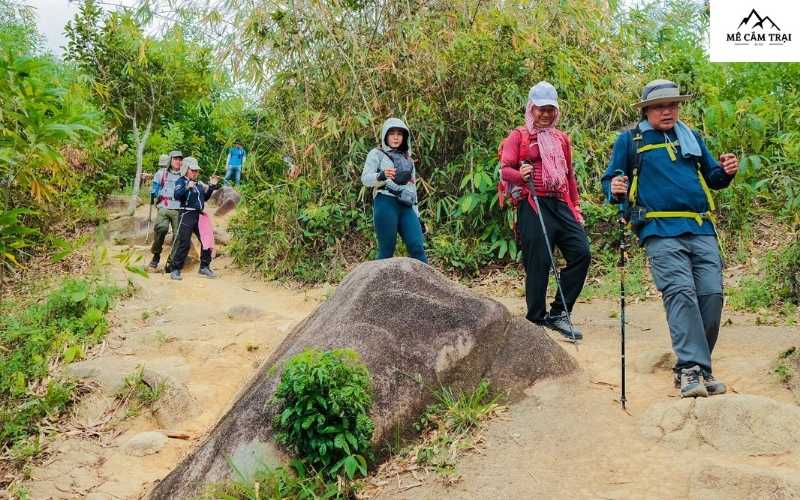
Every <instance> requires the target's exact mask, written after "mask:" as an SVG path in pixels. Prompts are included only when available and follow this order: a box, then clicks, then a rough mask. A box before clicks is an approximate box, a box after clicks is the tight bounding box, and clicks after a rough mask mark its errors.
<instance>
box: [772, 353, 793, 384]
mask: <svg viewBox="0 0 800 500" xmlns="http://www.w3.org/2000/svg"><path fill="white" fill-rule="evenodd" d="M797 359H800V350H799V349H798V348H797V347H791V348H789V349H787V350H785V351H783V352H782V353H780V354H779V355H778V359H777V361H776V362H775V363H774V365H773V367H772V373H773V374H774V375H775V376H776V377H778V380H780V381H781V383H782V384H788V383H789V381H791V380H792V378H793V377H794V376H795V370H794V366H793V365H795V364H796V362H797V361H796V360H797Z"/></svg>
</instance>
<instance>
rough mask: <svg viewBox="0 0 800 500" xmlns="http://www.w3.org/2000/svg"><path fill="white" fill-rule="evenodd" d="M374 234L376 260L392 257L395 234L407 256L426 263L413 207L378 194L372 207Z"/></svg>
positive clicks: (419, 227) (423, 244) (417, 218)
mask: <svg viewBox="0 0 800 500" xmlns="http://www.w3.org/2000/svg"><path fill="white" fill-rule="evenodd" d="M372 213H373V219H374V221H375V233H376V234H377V235H378V258H379V259H388V258H390V257H392V256H393V255H394V249H395V246H396V245H397V233H398V232H399V233H400V237H401V238H403V243H405V244H406V249H407V250H408V255H409V256H410V257H412V258H414V259H417V260H420V261H422V262H424V263H426V264H427V263H428V257H427V256H426V255H425V239H424V237H423V236H422V226H421V225H420V222H419V216H418V215H417V213H416V212H415V211H414V208H413V207H409V206H406V205H403V204H402V203H400V202H399V201H397V200H396V199H395V198H394V197H393V196H387V195H384V194H380V193H378V195H377V196H375V201H374V203H373V207H372Z"/></svg>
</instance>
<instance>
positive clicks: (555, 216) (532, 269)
mask: <svg viewBox="0 0 800 500" xmlns="http://www.w3.org/2000/svg"><path fill="white" fill-rule="evenodd" d="M539 206H540V207H541V209H542V217H543V218H544V225H545V228H546V229H547V237H548V238H549V239H550V246H551V248H550V250H551V251H553V250H554V247H558V249H559V250H560V251H561V255H563V256H564V258H565V259H566V261H567V265H566V267H564V268H563V269H561V270H560V271H559V279H560V280H561V287H562V290H563V292H564V300H566V301H567V303H566V307H565V304H563V303H562V302H561V295H560V294H559V293H558V290H556V296H555V299H554V300H553V302H552V303H551V304H550V314H552V315H554V316H555V315H558V314H560V313H562V312H564V310H565V309H566V310H567V311H569V312H572V308H573V306H574V305H575V301H576V300H578V296H579V295H580V293H581V290H583V283H584V281H585V280H586V273H587V272H588V271H589V263H590V262H591V260H592V258H591V253H590V251H589V239H588V238H587V237H586V231H584V230H583V226H581V225H580V223H578V221H576V220H575V216H574V215H573V214H572V210H570V208H569V206H567V204H566V203H564V202H563V201H560V200H558V199H556V198H550V197H540V198H539ZM517 228H518V230H519V234H520V237H521V240H522V264H523V266H524V267H525V300H526V302H527V303H528V314H527V315H526V316H525V317H526V318H528V320H529V321H533V322H541V321H543V320H544V318H545V315H546V313H547V311H546V309H545V300H546V298H547V282H548V279H549V277H550V269H551V263H550V255H549V254H548V252H547V245H546V244H545V240H544V234H543V233H542V224H541V223H540V222H539V216H538V215H536V212H534V211H533V208H532V207H531V204H530V203H528V202H527V200H523V201H522V203H520V204H519V208H518V209H517Z"/></svg>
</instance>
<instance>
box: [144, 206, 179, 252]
mask: <svg viewBox="0 0 800 500" xmlns="http://www.w3.org/2000/svg"><path fill="white" fill-rule="evenodd" d="M180 217H181V212H180V210H171V209H169V208H163V207H162V208H159V209H158V214H157V215H156V222H155V224H153V233H154V234H153V246H151V247H150V251H151V252H153V253H154V254H156V255H159V254H161V249H162V248H163V247H164V239H165V238H166V237H167V231H169V228H170V226H172V246H173V247H174V246H175V242H176V241H178V240H177V234H178V222H179V219H180Z"/></svg>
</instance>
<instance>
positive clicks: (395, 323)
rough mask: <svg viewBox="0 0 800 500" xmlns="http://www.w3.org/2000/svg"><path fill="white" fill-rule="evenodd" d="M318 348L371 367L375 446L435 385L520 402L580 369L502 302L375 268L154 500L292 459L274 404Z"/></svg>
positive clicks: (281, 352) (324, 311) (318, 314)
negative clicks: (277, 439) (288, 371)
mask: <svg viewBox="0 0 800 500" xmlns="http://www.w3.org/2000/svg"><path fill="white" fill-rule="evenodd" d="M309 347H315V348H318V349H331V348H352V349H354V350H355V351H356V352H358V353H359V354H360V355H361V358H362V360H363V361H364V362H365V363H366V365H367V366H368V368H369V371H370V374H371V380H372V389H373V393H374V406H373V408H372V412H371V416H372V418H373V420H374V421H375V434H374V436H373V443H374V446H375V448H376V450H378V451H381V450H382V449H383V448H382V445H383V444H384V443H385V442H386V441H388V440H390V439H391V438H392V437H393V436H394V435H395V431H400V432H401V433H408V431H410V429H411V424H412V423H413V422H414V420H415V419H416V418H417V417H418V416H419V414H420V413H421V412H422V411H423V410H424V408H425V407H426V406H427V405H428V404H430V403H431V402H433V394H432V393H431V391H430V390H429V388H431V387H433V388H436V387H438V386H439V385H442V386H450V387H452V388H453V389H455V390H471V389H473V388H474V387H475V386H476V385H477V384H478V382H479V381H480V380H481V378H488V379H490V380H491V382H492V385H493V387H494V388H495V389H497V390H499V391H502V392H505V393H506V394H507V395H508V399H509V400H511V401H513V400H514V399H518V398H520V397H522V395H523V391H524V389H525V388H527V387H529V386H530V385H532V384H533V383H534V382H536V381H537V380H539V379H542V378H544V377H551V376H559V375H564V374H567V373H570V372H572V371H574V370H576V369H577V364H576V362H575V361H574V360H573V358H572V357H571V356H569V355H568V354H567V353H566V352H565V351H564V350H563V349H562V348H561V347H560V346H559V345H558V344H557V343H556V342H554V341H553V340H551V339H550V338H549V337H548V336H547V335H546V334H545V333H544V331H543V330H542V329H541V328H539V327H536V326H534V325H532V324H531V323H529V322H527V321H525V320H522V319H515V318H512V317H511V315H510V313H509V312H508V310H507V309H506V308H505V307H504V306H503V305H501V304H500V303H498V302H495V301H493V300H490V299H487V298H483V297H480V296H478V295H476V294H474V293H472V292H471V291H469V290H467V289H465V288H463V287H461V286H459V285H456V284H455V283H453V282H452V281H450V280H448V279H447V278H445V277H444V276H443V275H442V274H440V273H439V272H437V271H436V270H434V269H433V268H432V267H430V266H427V265H425V264H422V263H420V262H418V261H416V260H412V259H407V258H397V259H388V260H382V261H372V262H367V263H364V264H362V265H360V266H359V267H357V268H356V269H355V270H354V271H353V272H351V273H350V274H349V275H348V276H347V278H345V280H344V281H343V282H342V283H341V284H340V285H339V287H338V288H337V290H336V293H335V294H334V296H333V297H332V298H331V299H329V300H328V301H326V302H325V303H323V304H322V305H321V306H320V307H319V308H318V309H317V310H316V311H315V312H314V313H313V314H311V315H310V316H309V317H308V318H306V319H305V320H304V321H303V322H301V323H300V324H298V325H297V326H296V327H295V328H294V330H293V331H292V332H291V333H290V334H289V336H288V337H287V338H286V340H285V341H284V342H283V343H282V344H281V346H280V347H279V348H278V349H277V351H276V352H275V353H274V354H273V355H272V357H271V358H270V359H269V360H268V361H267V363H266V364H265V366H264V367H262V369H260V370H259V372H258V373H257V374H256V375H255V377H254V378H253V380H252V381H251V382H250V384H249V385H248V387H246V388H245V389H244V390H243V391H242V392H241V393H240V396H239V399H238V401H237V402H236V403H234V405H233V407H232V408H231V410H230V411H229V412H228V413H227V414H226V415H225V416H224V417H223V418H222V420H221V421H220V422H219V423H218V424H217V425H216V427H215V428H214V429H213V430H212V431H211V433H210V435H209V437H208V438H207V439H206V441H205V442H204V443H203V444H202V445H200V447H199V448H198V449H197V450H196V451H195V452H194V453H193V454H192V455H190V456H189V457H187V458H186V459H185V460H184V461H183V462H182V463H181V464H180V465H179V466H178V467H177V468H176V469H175V470H174V471H173V472H172V473H171V474H169V475H168V476H167V477H166V478H165V479H164V480H163V481H162V482H161V483H160V484H159V485H158V486H157V487H156V489H155V490H154V491H153V493H152V498H159V499H167V498H170V499H172V498H186V497H191V496H192V495H193V494H195V493H196V492H197V491H198V490H199V489H200V488H201V487H202V485H203V483H207V482H214V481H219V480H221V479H223V478H225V477H226V476H228V475H229V473H230V468H229V464H228V458H229V457H230V460H231V461H232V462H233V464H234V465H235V466H236V467H237V469H238V470H239V471H241V472H243V473H244V474H245V475H247V474H250V473H252V472H253V471H254V470H255V468H256V466H257V464H259V463H262V464H267V465H275V463H276V462H277V461H279V460H283V459H285V457H283V456H282V454H281V452H280V450H278V449H277V447H276V446H275V445H274V444H273V441H272V439H271V438H272V429H271V422H272V417H273V416H274V415H275V413H276V412H277V408H276V407H275V405H274V404H273V403H272V396H273V393H274V391H275V389H276V387H277V385H278V382H279V379H280V374H281V372H282V367H283V366H284V364H285V363H286V361H288V360H289V359H290V358H291V357H292V356H294V355H295V354H297V353H299V352H302V351H303V350H304V349H306V348H309Z"/></svg>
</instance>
